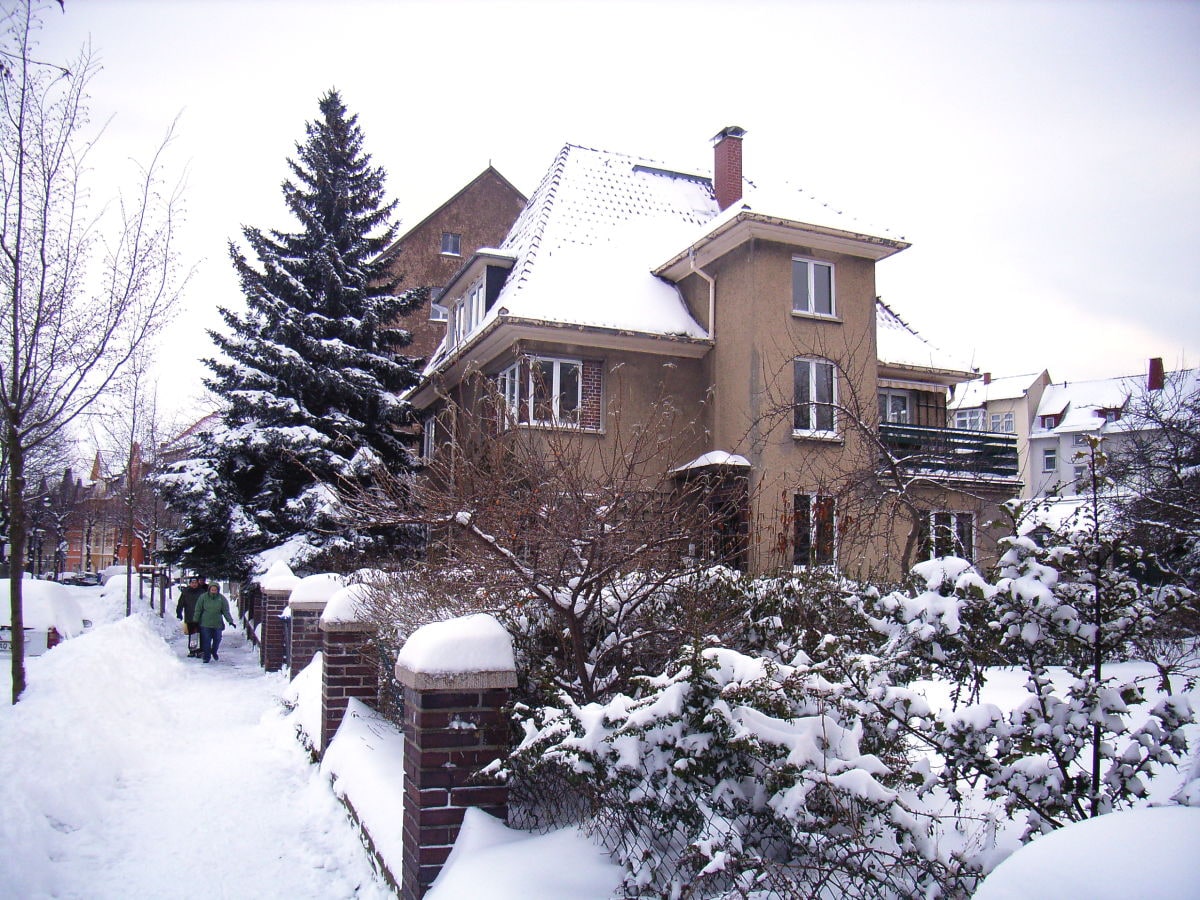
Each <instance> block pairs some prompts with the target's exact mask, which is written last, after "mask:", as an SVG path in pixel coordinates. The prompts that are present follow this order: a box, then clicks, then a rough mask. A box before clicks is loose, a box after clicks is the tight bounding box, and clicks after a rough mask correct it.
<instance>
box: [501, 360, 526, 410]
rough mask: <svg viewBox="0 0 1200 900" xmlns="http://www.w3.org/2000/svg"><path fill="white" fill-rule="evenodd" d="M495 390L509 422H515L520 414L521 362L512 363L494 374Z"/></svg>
mask: <svg viewBox="0 0 1200 900" xmlns="http://www.w3.org/2000/svg"><path fill="white" fill-rule="evenodd" d="M496 390H497V391H498V392H499V394H500V400H501V403H502V404H503V409H504V411H505V414H506V418H507V419H508V421H509V424H510V425H511V424H515V423H516V422H518V421H519V420H520V416H521V364H520V363H513V364H512V365H511V366H509V367H508V368H507V369H504V370H502V371H501V372H500V374H499V375H498V376H496Z"/></svg>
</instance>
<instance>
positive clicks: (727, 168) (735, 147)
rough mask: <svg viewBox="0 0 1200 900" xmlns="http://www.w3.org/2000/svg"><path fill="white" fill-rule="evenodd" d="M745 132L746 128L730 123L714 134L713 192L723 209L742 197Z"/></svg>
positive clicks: (718, 204)
mask: <svg viewBox="0 0 1200 900" xmlns="http://www.w3.org/2000/svg"><path fill="white" fill-rule="evenodd" d="M745 134H746V129H744V128H739V127H738V126H737V125H730V126H728V127H727V128H722V129H721V130H720V131H719V132H718V133H717V134H716V135H714V136H713V141H714V142H715V143H714V144H713V193H714V194H716V197H717V206H719V207H720V208H721V209H722V210H725V209H728V208H729V207H730V206H732V205H733V204H735V203H737V202H738V201H739V200H741V199H742V138H743V137H744V136H745Z"/></svg>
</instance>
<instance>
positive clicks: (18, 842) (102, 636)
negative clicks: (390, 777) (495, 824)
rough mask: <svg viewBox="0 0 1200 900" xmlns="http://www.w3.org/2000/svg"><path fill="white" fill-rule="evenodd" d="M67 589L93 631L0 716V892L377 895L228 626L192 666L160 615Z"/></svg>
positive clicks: (30, 676)
mask: <svg viewBox="0 0 1200 900" xmlns="http://www.w3.org/2000/svg"><path fill="white" fill-rule="evenodd" d="M75 590H77V591H79V594H78V596H79V599H80V601H81V603H82V604H84V606H85V609H84V615H85V616H88V617H89V618H91V619H93V620H94V621H95V622H96V627H95V628H94V629H93V630H92V632H91V633H88V634H85V635H83V636H81V637H79V638H76V639H74V640H72V641H70V642H68V643H67V644H64V645H63V646H62V647H60V648H56V649H55V650H54V651H52V652H50V653H47V654H46V655H45V656H43V657H40V658H38V659H34V660H30V661H29V665H28V669H27V682H28V685H29V686H28V688H27V691H26V693H25V695H24V697H23V698H22V701H21V703H20V704H18V705H17V706H16V707H11V706H7V705H5V706H3V707H0V784H3V785H5V789H4V794H3V795H4V802H3V805H2V810H3V814H2V815H0V846H3V847H4V852H3V853H2V854H0V896H2V897H21V898H39V897H56V898H88V900H102V898H129V897H155V898H173V897H179V898H184V897H201V896H203V897H208V898H226V897H227V898H241V897H259V898H272V897H280V898H282V897H291V898H305V897H330V898H337V897H361V898H368V900H370V898H383V897H390V896H391V893H390V891H389V890H388V888H387V886H386V884H385V883H384V882H383V881H382V879H380V878H379V877H378V876H377V875H376V874H375V873H374V872H373V871H372V869H371V866H370V863H369V861H368V858H367V856H366V854H365V853H364V851H363V848H362V846H361V844H360V842H359V838H358V834H357V832H356V831H355V829H354V828H353V827H352V826H351V825H350V823H349V822H348V820H347V819H346V816H345V814H344V812H343V810H342V807H341V806H340V804H339V803H338V802H337V800H336V799H335V798H334V797H333V795H332V793H331V792H330V790H329V785H328V782H327V781H326V780H325V779H323V778H322V777H321V776H320V774H319V772H318V770H317V769H316V767H314V766H312V765H311V764H310V763H309V761H308V758H307V757H306V755H305V753H304V751H303V750H302V749H301V748H300V746H299V744H297V742H296V740H295V737H294V729H293V727H292V725H291V724H290V723H289V722H288V721H287V719H286V718H285V716H284V711H283V709H282V708H281V706H280V705H279V703H278V700H277V698H278V696H279V694H280V692H281V691H282V689H283V688H284V686H285V684H286V679H285V678H284V677H283V676H281V675H269V674H266V673H264V672H263V671H262V669H261V668H259V666H258V663H257V661H256V659H255V655H254V652H253V650H252V648H251V647H250V645H249V644H248V642H247V641H246V639H245V638H244V637H242V636H241V634H240V633H239V634H235V633H234V632H233V631H232V630H227V631H226V632H225V641H224V643H223V644H222V646H221V659H220V661H219V662H214V663H210V664H208V665H204V664H202V663H201V662H200V661H199V660H195V659H188V658H186V645H185V643H184V640H183V637H182V635H181V634H179V633H177V631H176V626H177V625H178V623H177V622H176V621H175V619H174V617H173V616H172V615H171V612H172V611H171V610H169V611H168V616H170V618H168V619H167V620H165V621H163V620H160V619H158V618H157V616H151V615H148V614H142V615H139V616H135V617H134V618H133V619H129V620H123V619H122V618H121V617H122V615H123V613H124V598H123V596H122V597H120V598H119V603H114V602H109V601H112V600H114V598H112V597H109V598H103V599H102V598H101V597H100V594H101V591H100V589H99V588H91V589H86V588H79V589H75ZM104 622H108V623H110V624H107V625H104V624H102V623H104ZM4 663H5V664H7V663H8V658H7V657H5V658H4ZM0 684H2V686H3V688H4V690H5V694H6V696H7V694H8V693H10V691H11V682H10V676H9V674H8V670H7V668H6V669H5V674H4V676H3V680H2V682H0Z"/></svg>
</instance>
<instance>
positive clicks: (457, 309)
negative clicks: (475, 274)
mask: <svg viewBox="0 0 1200 900" xmlns="http://www.w3.org/2000/svg"><path fill="white" fill-rule="evenodd" d="M486 299H487V295H486V291H485V289H484V284H483V279H480V280H479V281H477V282H475V283H474V284H473V285H471V288H470V290H468V291H467V292H466V293H465V294H464V295H463V296H461V297H459V298H458V300H457V302H455V304H454V306H453V309H452V310H451V311H450V327H449V339H450V340H449V343H450V346H452V347H453V346H456V345H457V344H459V343H461V342H462V341H464V340H466V338H467V335H469V334H470V333H471V332H472V331H474V330H475V329H476V328H477V327H478V326H479V323H480V322H482V321H483V316H484V314H485V313H486V312H487V308H486V306H485V303H486Z"/></svg>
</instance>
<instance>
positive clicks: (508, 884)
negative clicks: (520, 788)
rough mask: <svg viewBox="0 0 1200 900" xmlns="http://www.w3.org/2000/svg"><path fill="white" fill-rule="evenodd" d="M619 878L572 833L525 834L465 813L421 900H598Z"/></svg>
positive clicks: (611, 890)
mask: <svg viewBox="0 0 1200 900" xmlns="http://www.w3.org/2000/svg"><path fill="white" fill-rule="evenodd" d="M621 875H622V872H621V867H620V866H618V865H617V864H616V863H614V862H612V860H610V859H609V858H608V855H607V854H605V853H604V851H603V850H601V849H600V848H599V847H597V846H596V845H595V844H593V843H592V842H591V841H589V840H588V839H587V838H586V837H584V836H583V835H582V834H581V833H580V831H579V829H578V828H574V827H572V828H563V829H561V830H559V831H552V832H550V833H549V834H530V833H529V832H527V831H515V830H513V829H511V828H508V827H506V826H505V825H504V823H503V822H501V821H499V820H498V819H495V818H493V817H492V816H489V815H488V814H487V813H485V812H481V811H480V810H477V809H468V810H467V814H466V817H465V818H464V819H463V825H462V831H460V832H459V835H458V840H457V841H455V844H454V849H453V850H452V851H451V852H450V858H449V859H448V860H446V865H445V868H443V869H442V874H441V875H440V876H438V879H437V881H435V882H434V883H433V887H432V888H430V890H429V893H427V894H426V895H425V900H463V898H468V897H471V898H475V897H487V898H488V900H528V898H530V897H553V898H554V900H603V898H605V897H611V896H613V894H614V893H615V892H616V890H617V888H618V887H620V885H621Z"/></svg>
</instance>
